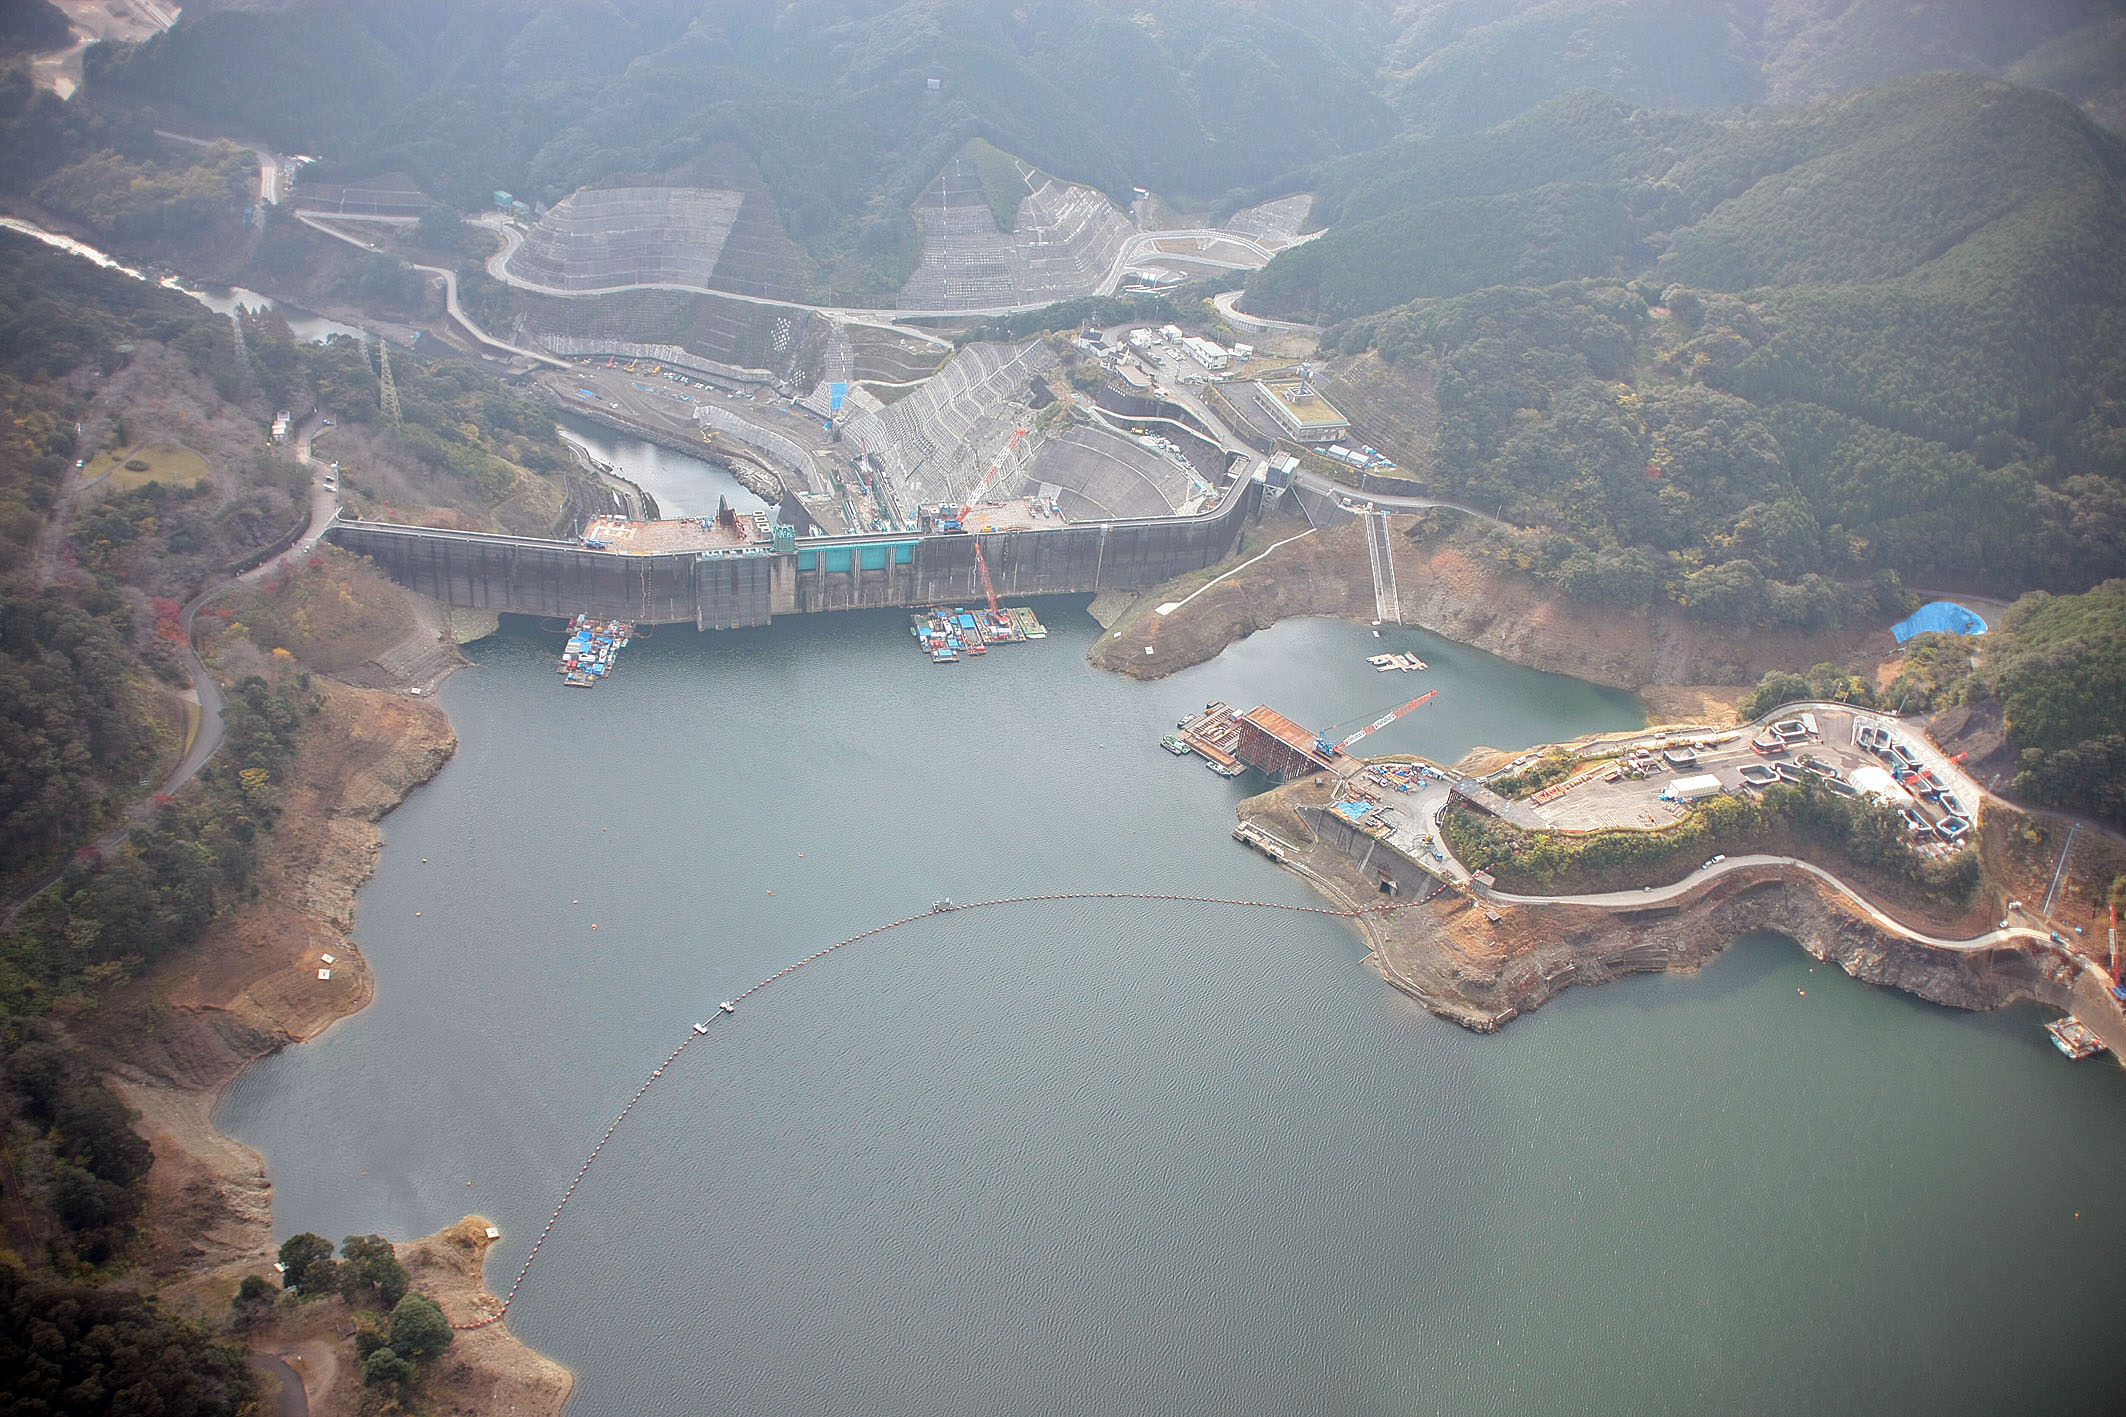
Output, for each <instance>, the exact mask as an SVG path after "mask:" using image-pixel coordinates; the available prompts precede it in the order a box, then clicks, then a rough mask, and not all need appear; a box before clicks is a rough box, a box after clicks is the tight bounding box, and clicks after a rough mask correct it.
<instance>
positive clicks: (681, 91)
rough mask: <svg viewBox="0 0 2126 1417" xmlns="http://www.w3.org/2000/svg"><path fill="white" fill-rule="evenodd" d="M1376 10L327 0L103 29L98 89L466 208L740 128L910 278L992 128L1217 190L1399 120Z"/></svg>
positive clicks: (860, 247)
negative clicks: (922, 231)
mask: <svg viewBox="0 0 2126 1417" xmlns="http://www.w3.org/2000/svg"><path fill="white" fill-rule="evenodd" d="M1376 19H1377V13H1376V11H1375V10H1374V9H1372V8H1369V7H1366V6H1345V5H1339V4H1333V3H1329V2H1328V0H1294V3H1291V4H1286V5H1282V6H1277V7H1265V6H1258V5H1252V4H1246V3H1241V0H1179V2H1178V3H1168V4H1161V5H1158V6H1156V7H1153V8H1152V9H1151V11H1150V12H1149V13H1148V14H1146V15H1138V14H1133V13H1128V12H1124V11H1119V10H1116V9H1114V8H1112V7H1109V6H1106V5H1101V4H1095V3H1091V2H1090V0H1040V3H1033V4H1028V5H1025V6H1021V7H1016V8H1007V7H1002V6H997V5H993V4H987V3H982V2H981V0H945V3H937V4H923V5H910V4H905V3H896V4H886V3H863V2H862V0H806V2H805V3H798V4H788V5H783V4H776V5H770V4H764V3H738V4H720V5H712V6H705V5H702V4H699V3H685V2H684V0H646V2H645V3H640V4H627V5H620V4H598V3H576V0H568V3H541V4H530V5H526V4H502V3H471V4H467V3H444V0H382V3H364V4H352V3H344V2H343V0H324V3H318V4H305V5H299V6H292V7H289V8H286V9H281V10H270V11H264V12H259V11H251V10H227V11H221V12H216V13H210V14H207V15H205V16H203V17H199V18H196V19H192V20H187V21H186V22H184V23H181V24H179V25H178V26H176V27H175V28H174V29H172V30H170V31H169V32H168V33H166V34H164V35H162V36H159V37H157V38H156V39H154V40H151V41H148V42H147V43H145V44H143V45H141V46H139V47H138V48H136V49H133V50H131V51H121V52H113V53H108V54H106V53H102V52H99V54H98V55H97V57H96V59H95V61H94V62H93V63H92V64H91V66H90V69H91V74H90V81H89V88H90V91H91V92H92V93H93V94H97V95H102V96H108V97H110V98H111V99H112V100H113V101H120V102H123V101H131V100H147V101H151V102H155V103H157V104H159V105H165V106H168V107H170V108H172V109H175V110H182V111H186V112H189V113H190V114H192V115H194V116H195V118H196V121H198V122H199V123H201V124H203V125H207V126H211V127H214V128H216V129H217V130H222V131H234V132H242V133H245V134H251V135H257V136H259V137H261V138H264V139H266V140H268V141H271V142H274V143H275V144H278V145H280V146H282V147H283V148H284V149H285V150H289V151H304V152H311V153H318V154H322V155H323V156H324V157H326V158H327V159H328V163H327V165H326V167H325V168H324V169H323V170H322V174H323V175H324V176H325V177H328V178H329V177H330V176H331V175H333V174H336V173H363V172H379V171H385V170H401V171H404V172H407V173H409V174H411V175H412V176H413V177H414V178H415V179H416V180H418V181H419V182H420V183H421V184H422V185H423V186H424V187H426V188H427V189H428V190H429V191H430V192H431V193H433V194H434V195H436V196H438V197H440V198H443V199H445V200H447V201H449V202H451V203H453V204H456V205H460V206H465V207H475V206H481V205H484V204H485V203H486V200H487V197H488V194H489V192H490V191H492V190H493V189H495V188H497V187H501V188H507V189H508V190H510V191H512V192H515V193H516V194H518V195H519V196H525V197H527V198H529V199H532V200H538V201H545V202H553V201H556V200H558V199H559V198H561V197H563V196H565V195H566V194H568V193H569V192H571V191H573V190H575V189H576V188H578V187H581V186H584V185H586V184H589V183H593V182H596V181H598V180H600V179H602V178H606V177H609V176H612V175H615V174H622V173H662V172H667V171H670V170H673V169H676V168H679V167H681V166H683V165H684V164H686V163H688V162H690V161H692V160H694V159H697V158H699V157H700V156H702V155H703V154H704V153H706V152H709V151H710V150H711V149H714V148H716V147H717V146H718V145H720V144H726V143H728V144H732V145H735V146H736V147H737V149H739V150H740V151H742V152H743V153H744V154H745V156H746V157H747V158H748V159H750V161H751V163H752V164H753V165H754V166H755V167H757V169H758V171H759V173H760V176H761V178H762V180H763V181H764V182H765V183H766V185H767V188H768V190H769V191H770V193H771V194H772V195H773V197H774V200H775V203H776V206H777V208H778V210H779V212H780V215H781V218H782V222H783V225H784V226H785V228H786V229H787V230H788V232H789V234H790V236H791V237H792V238H793V239H795V240H796V241H797V242H798V244H799V245H800V246H802V247H803V248H804V249H805V250H806V251H808V252H809V253H810V254H811V256H812V257H813V258H814V260H815V261H816V262H818V263H819V264H820V266H821V267H822V268H835V267H838V266H841V265H843V264H844V263H845V261H846V260H847V259H848V258H849V257H850V256H851V255H852V254H856V255H859V256H861V257H862V258H864V259H866V260H869V261H870V262H872V263H873V264H874V265H875V266H876V270H875V272H874V274H873V280H872V283H873V285H874V286H875V287H876V289H880V290H883V289H893V288H898V286H899V284H900V282H901V281H903V280H905V279H906V277H907V274H908V270H909V268H910V266H911V264H912V259H913V254H912V253H913V249H914V242H913V232H914V226H913V221H914V219H913V216H912V214H911V213H910V211H909V207H910V204H911V203H913V202H914V200H915V199H916V197H917V195H918V194H919V193H920V192H921V191H922V190H923V188H924V187H926V186H927V185H928V184H929V183H930V182H932V181H933V180H934V179H935V178H936V176H937V174H938V172H939V170H940V169H941V168H942V167H943V166H944V164H945V162H946V161H947V160H948V159H949V158H950V157H951V156H952V154H953V153H954V152H956V151H957V150H959V148H960V147H961V146H962V145H964V144H965V143H966V142H967V141H968V140H969V139H970V138H983V139H986V140H987V141H989V142H991V143H993V144H995V145H996V146H997V147H998V148H1001V149H1003V150H1005V151H1007V152H1010V153H1013V154H1016V155H1018V156H1020V157H1023V158H1025V159H1026V160H1027V161H1028V162H1030V163H1033V164H1034V165H1036V166H1038V167H1040V168H1042V169H1044V170H1046V171H1049V172H1054V173H1056V174H1058V175H1059V176H1062V177H1064V178H1066V179H1068V180H1071V181H1077V182H1083V183H1087V184H1089V185H1092V186H1096V187H1099V188H1102V189H1104V190H1105V191H1107V192H1108V193H1109V194H1111V195H1114V196H1118V197H1120V198H1122V199H1124V200H1127V198H1128V195H1129V190H1130V188H1131V187H1133V186H1139V185H1141V186H1146V187H1151V188H1155V189H1158V190H1161V191H1164V192H1167V193H1171V194H1193V195H1195V196H1198V197H1206V198H1207V197H1214V196H1217V195H1218V194H1221V193H1223V192H1225V191H1227V190H1228V189H1231V188H1235V187H1239V186H1244V185H1249V184H1253V183H1259V182H1262V181H1264V180H1267V179H1269V178H1272V177H1275V176H1276V175H1277V174H1279V173H1282V172H1288V171H1292V170H1294V169H1296V168H1299V167H1301V166H1303V165H1305V164H1307V163H1310V162H1313V161H1316V160H1318V159H1320V158H1322V157H1326V156H1331V155H1335V154H1338V153H1347V152H1355V151H1359V150H1362V149H1364V148H1367V147H1371V146H1373V145H1374V144H1377V143H1378V142H1380V141H1381V140H1382V139H1384V138H1386V137H1387V136H1388V135H1389V134H1390V133H1391V132H1392V131H1393V129H1394V117H1393V115H1392V114H1391V113H1390V112H1389V111H1388V108H1387V106H1386V105H1385V104H1384V103H1382V102H1381V101H1380V99H1379V98H1378V97H1377V96H1376V94H1375V92H1374V86H1373V81H1372V59H1373V55H1374V54H1376V53H1377V51H1378V45H1379V41H1380V35H1379V33H1378V31H1377V29H1376V27H1375V20H1376ZM931 79H935V80H937V81H938V88H937V89H936V90H935V91H932V90H931V89H930V88H929V87H928V81H929V80H931ZM844 283H845V284H846V281H845V282H844Z"/></svg>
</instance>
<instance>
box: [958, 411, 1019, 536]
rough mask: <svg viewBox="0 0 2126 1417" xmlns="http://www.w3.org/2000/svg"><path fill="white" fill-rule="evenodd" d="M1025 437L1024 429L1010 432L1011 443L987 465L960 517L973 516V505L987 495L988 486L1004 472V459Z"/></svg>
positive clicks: (1015, 429)
mask: <svg viewBox="0 0 2126 1417" xmlns="http://www.w3.org/2000/svg"><path fill="white" fill-rule="evenodd" d="M1025 436H1026V430H1025V429H1024V428H1014V429H1013V430H1012V432H1011V441H1010V442H1008V443H1006V444H1005V445H1004V451H1003V452H1001V453H998V454H997V457H996V461H995V462H993V463H991V464H990V465H989V471H987V472H985V473H983V474H982V480H981V481H980V482H978V483H976V484H975V487H974V492H973V493H972V494H971V495H970V496H969V497H968V498H967V510H966V511H965V512H963V513H961V515H962V516H973V515H974V509H975V504H976V503H978V502H980V501H981V500H982V499H983V498H984V497H987V496H988V495H989V488H990V484H992V483H994V482H995V481H996V480H997V474H998V473H1000V472H1002V471H1003V470H1004V459H1006V458H1008V457H1010V456H1011V450H1012V449H1013V448H1016V447H1017V446H1019V439H1021V438H1023V437H1025Z"/></svg>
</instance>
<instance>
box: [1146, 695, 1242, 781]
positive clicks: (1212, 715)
mask: <svg viewBox="0 0 2126 1417" xmlns="http://www.w3.org/2000/svg"><path fill="white" fill-rule="evenodd" d="M1175 727H1177V728H1179V729H1180V730H1181V732H1180V734H1179V735H1178V736H1177V735H1175V734H1171V733H1169V734H1167V735H1166V736H1165V737H1164V738H1161V739H1160V740H1159V743H1160V746H1161V747H1164V748H1165V749H1166V750H1167V751H1168V752H1169V753H1172V752H1174V749H1173V747H1172V744H1173V743H1175V742H1178V743H1180V744H1181V745H1182V748H1183V749H1184V750H1185V751H1193V752H1194V753H1195V754H1196V755H1197V756H1198V757H1201V758H1202V759H1203V765H1204V766H1205V767H1207V768H1209V769H1210V770H1211V771H1212V772H1214V773H1217V774H1218V775H1219V776H1220V777H1238V776H1240V775H1241V774H1242V773H1244V772H1246V771H1247V770H1248V769H1247V764H1246V763H1243V762H1241V761H1240V758H1239V756H1238V755H1237V754H1236V752H1235V751H1234V749H1235V747H1236V746H1237V745H1238V743H1239V742H1240V716H1239V715H1238V714H1237V713H1235V712H1234V711H1233V709H1232V707H1231V706H1230V705H1228V704H1226V703H1224V702H1214V703H1208V704H1205V705H1204V706H1203V712H1202V713H1196V714H1190V715H1188V716H1187V717H1186V718H1183V719H1182V720H1181V721H1180V722H1179V723H1178V724H1176V725H1175ZM1175 756H1176V757H1179V756H1181V754H1179V753H1176V754H1175Z"/></svg>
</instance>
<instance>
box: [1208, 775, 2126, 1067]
mask: <svg viewBox="0 0 2126 1417" xmlns="http://www.w3.org/2000/svg"><path fill="white" fill-rule="evenodd" d="M1240 817H1241V819H1242V820H1243V821H1245V822H1250V823H1253V824H1255V825H1257V826H1259V827H1261V828H1263V829H1264V830H1266V831H1268V832H1270V833H1271V834H1272V835H1274V836H1276V837H1277V838H1278V839H1279V840H1280V841H1281V842H1283V843H1285V844H1286V845H1287V846H1289V847H1291V848H1293V855H1292V857H1290V858H1289V859H1288V861H1287V862H1286V864H1288V865H1289V866H1291V867H1292V868H1293V869H1294V870H1296V871H1297V872H1298V874H1300V875H1302V876H1304V877H1306V878H1307V879H1308V880H1309V882H1310V883H1311V884H1313V885H1314V886H1315V887H1316V888H1317V889H1319V890H1321V891H1322V893H1323V894H1324V895H1325V896H1327V897H1328V898H1329V899H1331V900H1332V901H1335V903H1337V904H1339V905H1349V904H1350V903H1352V902H1358V903H1378V902H1379V901H1380V900H1381V895H1380V893H1379V878H1380V877H1381V875H1382V874H1383V870H1382V865H1381V863H1380V862H1379V861H1376V862H1374V863H1372V868H1371V869H1368V870H1361V869H1360V866H1359V863H1357V862H1354V861H1353V860H1352V859H1351V858H1350V857H1349V856H1347V855H1345V854H1344V853H1343V852H1342V851H1341V850H1339V849H1338V848H1336V847H1335V846H1332V845H1330V844H1328V843H1326V842H1324V841H1321V840H1318V839H1316V838H1315V836H1314V835H1313V833H1312V831H1311V830H1310V828H1309V827H1308V825H1307V822H1306V821H1305V820H1304V819H1303V818H1302V817H1301V815H1300V814H1299V813H1298V812H1296V811H1294V810H1293V805H1292V798H1291V796H1290V795H1289V793H1288V791H1287V789H1277V790H1275V791H1272V792H1268V793H1264V794H1263V795H1262V796H1259V797H1254V798H1250V799H1249V800H1247V801H1246V802H1243V803H1242V804H1241V805H1240ZM1382 850H1383V852H1385V850H1386V849H1385V848H1383V849H1382ZM1404 874H1406V875H1408V876H1409V877H1410V878H1411V880H1412V881H1413V882H1422V880H1423V879H1424V878H1423V877H1422V876H1421V874H1420V873H1419V872H1418V871H1417V870H1416V868H1415V867H1412V868H1411V869H1410V870H1409V871H1408V872H1406V873H1404ZM1426 889H1429V887H1427V886H1424V885H1422V884H1419V885H1416V886H1414V887H1413V886H1408V885H1406V886H1404V887H1403V889H1402V890H1401V891H1400V892H1399V894H1400V895H1401V897H1402V898H1403V899H1410V898H1412V897H1413V896H1415V895H1419V894H1422V893H1423V891H1424V890H1426ZM1361 928H1362V929H1363V930H1364V932H1365V934H1366V935H1367V940H1368V943H1369V944H1370V945H1371V946H1372V947H1373V951H1374V963H1375V965H1376V967H1377V968H1378V969H1379V971H1380V973H1381V975H1382V977H1383V978H1385V979H1386V980H1388V982H1390V983H1391V984H1393V985H1395V986H1396V987H1397V988H1398V989H1401V990H1402V991H1403V992H1404V993H1406V994H1409V995H1410V996H1411V997H1412V998H1415V999H1417V1000H1418V1001H1419V1002H1420V1003H1422V1004H1424V1006H1425V1007H1426V1008H1428V1009H1430V1010H1431V1011H1432V1012H1433V1013H1436V1014H1438V1015H1440V1016H1441V1017H1442V1018H1448V1019H1452V1020H1453V1021H1454V1022H1456V1023H1459V1024H1461V1025H1463V1026H1464V1027H1467V1028H1471V1029H1474V1030H1476V1031H1478V1032H1481V1033H1490V1032H1494V1031H1496V1030H1497V1029H1499V1028H1501V1027H1503V1026H1504V1025H1505V1024H1506V1023H1508V1022H1510V1021H1511V1020H1513V1019H1515V1018H1517V1017H1519V1016H1520V1015H1522V1014H1524V1013H1528V1012H1531V1011H1533V1010H1535V1009H1538V1008H1540V1007H1542V1006H1543V1005H1544V1004H1545V1003H1548V1002H1549V1001H1550V1000H1551V999H1553V998H1555V997H1556V996H1557V995H1558V994H1559V993H1561V992H1563V991H1564V990H1566V989H1568V988H1570V987H1572V986H1573V985H1575V984H1604V983H1608V982H1609V981H1610V980H1613V979H1621V978H1623V977H1625V976H1627V975H1632V974H1647V973H1658V972H1663V971H1667V972H1673V973H1690V972H1692V971H1694V970H1696V969H1697V968H1698V967H1699V966H1700V965H1702V964H1704V963H1705V962H1706V961H1707V960H1709V959H1711V958H1713V957H1714V956H1715V955H1717V954H1719V953H1720V952H1721V951H1722V950H1724V949H1726V948H1727V946H1728V945H1729V944H1731V943H1732V942H1733V941H1734V940H1736V939H1737V938H1738V937H1740V936H1742V935H1746V934H1749V933H1751V932H1754V931H1764V930H1768V931H1773V932H1776V933H1778V934H1782V935H1786V936H1788V937H1790V938H1792V939H1794V940H1795V941H1797V942H1798V943H1799V944H1800V945H1801V947H1802V948H1803V949H1804V950H1806V951H1807V952H1808V953H1809V954H1811V955H1813V956H1815V957H1816V958H1818V959H1821V960H1825V961H1827V962H1829V963H1832V964H1836V965H1838V966H1839V967H1840V968H1842V969H1844V970H1845V971H1846V973H1847V974H1850V975H1851V976H1853V977H1854V978H1856V979H1859V980H1862V981H1864V982H1866V983H1870V984H1887V985H1890V986H1892V987H1894V988H1898V989H1902V990H1904V991H1905V992H1906V993H1909V994H1913V995H1916V996H1918V997H1919V998H1922V999H1926V1000H1928V1001H1929V1002H1931V1003H1936V1004H1944V1005H1947V1006H1949V1007H1952V1008H1960V1009H1993V1008H1999V1007H2001V1006H2002V1005H2005V1004H2012V1003H2017V1002H2021V1001H2030V1002H2034V1003H2039V1004H2044V1005H2047V1006H2049V1007H2052V1008H2056V1009H2060V1010H2063V1011H2065V1010H2073V1011H2076V1012H2077V1014H2078V1016H2080V1017H2082V1018H2083V1019H2084V1020H2085V1021H2087V1022H2089V1023H2090V1025H2091V1027H2093V1028H2096V1029H2097V1030H2098V1032H2099V1033H2100V1035H2102V1036H2104V1037H2105V1038H2106V1039H2107V1041H2113V1040H2115V1041H2113V1046H2114V1047H2115V1048H2116V1047H2118V1046H2119V1045H2120V1044H2126V1014H2122V1013H2121V1011H2120V1009H2119V1007H2118V1006H2117V1005H2116V1004H2115V1003H2113V1002H2111V1001H2110V998H2109V995H2108V994H2106V993H2105V992H2104V991H2103V990H2102V989H2100V988H2092V987H2091V981H2092V980H2094V978H2095V976H2094V975H2093V974H2092V973H2090V972H2089V971H2087V970H2085V969H2084V967H2083V965H2082V962H2081V961H2080V960H2079V959H2077V958H2075V957H2074V956H2072V955H2071V954H2070V953H2069V952H2068V951H2067V950H2064V949H2061V948H2058V947H2055V946H2052V945H2049V944H2046V943H2044V942H2042V941H2018V942H2016V943H2013V944H2005V945H2000V946H1996V947H1993V948H1990V949H1981V950H1970V951H1964V950H1949V949H1942V948H1938V947H1935V946H1931V945H1926V944H1922V943H1920V942H1918V941H1916V940H1911V939H1908V938H1906V937H1905V936H1903V935H1900V934H1897V933H1895V932H1894V931H1891V930H1887V929H1884V928H1883V927H1882V926H1880V925H1878V924H1877V923H1876V922H1874V921H1873V920H1871V919H1869V918H1868V917H1867V916H1866V915H1865V914H1863V913H1862V912H1861V911H1859V910H1858V909H1857V908H1855V907H1854V905H1853V903H1852V902H1851V901H1849V900H1847V899H1846V898H1845V897H1843V896H1841V895H1839V894H1837V893H1836V892H1835V891H1832V890H1831V889H1830V888H1828V887H1826V886H1824V885H1823V883H1822V882H1820V881H1818V880H1816V879H1815V878H1814V877H1812V876H1809V875H1807V874H1806V873H1803V872H1800V871H1795V870H1791V869H1788V868H1783V867H1763V868H1756V869H1752V870H1748V871H1740V872H1736V873H1734V874H1732V875H1727V876H1720V877H1717V878H1714V879H1713V880H1710V881H1708V882H1707V883H1706V884H1705V885H1704V886H1703V887H1702V888H1701V889H1700V890H1699V891H1697V892H1695V893H1693V894H1692V895H1690V896H1688V897H1686V898H1685V899H1684V900H1682V901H1681V902H1680V903H1678V902H1674V901H1668V902H1664V903H1662V904H1660V905H1657V906H1653V907H1649V908H1646V909H1637V910H1615V909H1603V908H1598V907H1594V906H1585V905H1565V904H1559V905H1526V904H1504V903H1498V902H1485V901H1478V900H1475V899H1472V898H1471V897H1470V896H1468V895H1467V894H1464V893H1463V892H1461V891H1458V890H1449V891H1445V892H1442V893H1441V894H1440V895H1438V896H1437V897H1436V898H1435V899H1433V900H1432V901H1431V902H1429V903H1427V904H1421V905H1416V906H1412V907H1410V908H1408V909H1404V910H1399V911H1395V912H1392V913H1388V914H1383V915H1377V916H1372V917H1367V918H1365V919H1364V920H1363V921H1362V922H1361Z"/></svg>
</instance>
